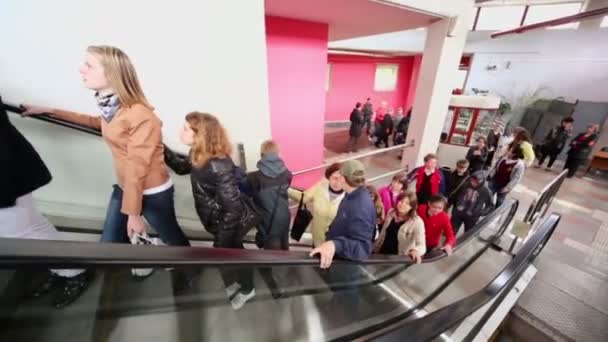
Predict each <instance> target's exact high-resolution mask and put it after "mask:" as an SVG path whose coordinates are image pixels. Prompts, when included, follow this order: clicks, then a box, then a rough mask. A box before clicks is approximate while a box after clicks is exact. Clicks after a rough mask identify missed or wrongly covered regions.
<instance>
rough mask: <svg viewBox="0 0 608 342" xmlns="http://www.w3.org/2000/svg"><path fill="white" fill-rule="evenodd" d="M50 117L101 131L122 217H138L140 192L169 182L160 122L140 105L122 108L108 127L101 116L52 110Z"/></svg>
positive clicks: (151, 112) (140, 199) (140, 201)
mask: <svg viewBox="0 0 608 342" xmlns="http://www.w3.org/2000/svg"><path fill="white" fill-rule="evenodd" d="M52 114H53V116H54V117H57V118H59V119H63V120H67V121H71V122H74V123H77V124H81V125H84V126H87V127H91V128H96V129H100V130H101V132H102V134H103V137H104V140H105V141H106V143H107V144H108V146H109V147H110V150H111V152H112V157H113V158H114V168H115V170H116V176H117V178H118V185H120V187H121V188H122V189H123V198H122V208H121V212H122V213H123V214H126V215H140V214H141V207H142V196H143V191H144V190H145V189H149V188H153V187H157V186H159V185H162V184H164V183H166V182H167V181H168V180H169V174H168V171H167V167H166V166H165V160H164V152H163V149H164V146H163V143H162V132H161V127H162V121H160V119H159V118H158V116H156V114H155V113H154V112H153V111H152V109H150V108H148V107H146V106H144V105H142V104H136V105H133V106H131V107H128V108H122V109H120V110H119V111H118V113H116V116H114V118H113V119H112V121H110V122H109V123H107V122H106V121H105V120H104V119H103V118H102V117H101V116H91V115H86V114H79V113H75V112H70V111H65V110H60V109H54V110H53V113H52Z"/></svg>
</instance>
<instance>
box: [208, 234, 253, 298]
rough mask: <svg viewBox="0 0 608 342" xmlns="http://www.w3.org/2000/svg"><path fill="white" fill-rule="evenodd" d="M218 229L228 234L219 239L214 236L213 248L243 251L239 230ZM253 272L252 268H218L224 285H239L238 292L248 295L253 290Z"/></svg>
mask: <svg viewBox="0 0 608 342" xmlns="http://www.w3.org/2000/svg"><path fill="white" fill-rule="evenodd" d="M219 229H220V230H222V229H225V230H226V231H227V233H228V234H223V235H222V236H221V238H219V239H218V238H217V236H216V239H215V242H214V243H213V247H216V248H235V249H245V247H244V246H243V239H242V237H240V235H241V234H240V231H241V229H239V227H230V229H226V228H223V227H221V226H220V227H219ZM253 270H254V268H253V267H245V268H240V267H232V266H222V267H220V273H221V275H222V280H223V281H224V285H225V286H226V287H228V286H230V285H232V283H235V282H236V283H239V284H240V285H241V289H240V291H241V292H242V293H249V292H251V290H253V288H254V287H253Z"/></svg>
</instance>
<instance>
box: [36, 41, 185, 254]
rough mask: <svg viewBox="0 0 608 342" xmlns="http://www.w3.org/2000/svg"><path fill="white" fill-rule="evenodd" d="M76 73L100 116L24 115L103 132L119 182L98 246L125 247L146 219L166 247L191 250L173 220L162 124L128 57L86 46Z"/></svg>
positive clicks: (50, 110) (114, 50)
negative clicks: (82, 59)
mask: <svg viewBox="0 0 608 342" xmlns="http://www.w3.org/2000/svg"><path fill="white" fill-rule="evenodd" d="M79 71H80V75H81V76H82V80H83V82H84V85H85V87H87V88H88V89H91V90H94V91H95V100H96V101H97V106H98V107H99V110H100V112H101V115H100V116H91V115H85V114H78V113H74V112H69V111H66V110H61V109H54V108H46V107H39V106H30V105H25V108H26V112H25V114H26V115H36V114H42V113H46V114H50V115H51V116H53V117H56V118H59V119H63V120H66V121H70V122H73V123H76V124H80V125H84V126H87V127H91V128H95V129H100V130H101V132H102V134H103V138H104V140H105V141H106V143H107V144H108V146H109V147H110V150H111V152H112V156H113V159H114V168H115V171H116V176H117V179H118V184H117V185H114V189H113V192H112V196H111V198H110V204H109V206H108V211H107V214H106V220H105V223H104V227H103V233H102V236H101V241H102V242H118V243H128V242H129V238H130V237H133V236H134V235H136V234H141V233H143V232H144V229H145V226H144V221H143V219H142V216H144V217H145V218H146V220H147V221H148V222H149V223H150V224H151V225H152V227H154V229H155V230H156V231H157V232H158V234H159V235H160V237H161V238H162V240H163V241H164V242H165V243H167V244H169V245H173V246H189V245H190V242H189V241H188V239H187V238H186V236H185V235H184V233H183V232H182V230H181V228H180V226H179V224H178V223H177V219H176V217H175V210H174V199H173V194H174V188H173V183H172V182H171V178H169V174H168V171H167V168H166V165H165V162H164V156H163V144H162V133H161V126H162V122H161V120H160V119H159V118H158V116H156V114H155V113H154V111H153V107H152V106H151V105H150V103H149V102H148V100H147V99H146V97H145V96H144V93H143V91H142V88H141V86H140V84H139V80H138V78H137V73H136V72H135V68H134V67H133V64H131V61H130V59H129V57H128V56H127V55H126V54H125V53H124V52H123V51H122V50H120V49H118V48H116V47H113V46H89V47H88V48H87V52H86V55H85V61H84V64H83V65H82V66H81V67H80V70H79Z"/></svg>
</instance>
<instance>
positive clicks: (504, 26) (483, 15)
mask: <svg viewBox="0 0 608 342" xmlns="http://www.w3.org/2000/svg"><path fill="white" fill-rule="evenodd" d="M525 8H526V6H498V7H482V8H481V12H480V13H479V19H478V20H477V27H476V28H475V29H476V30H491V31H499V30H508V29H512V28H516V27H518V26H519V24H520V23H521V18H522V16H523V15H524V9H525Z"/></svg>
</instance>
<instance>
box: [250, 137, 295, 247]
mask: <svg viewBox="0 0 608 342" xmlns="http://www.w3.org/2000/svg"><path fill="white" fill-rule="evenodd" d="M261 155H262V158H261V159H260V161H258V164H257V167H258V171H255V172H252V173H250V174H249V175H247V184H248V186H247V188H248V189H249V190H250V191H251V192H250V194H251V195H252V197H253V200H254V203H255V204H256V206H257V207H258V208H259V209H260V211H261V216H262V217H261V223H260V227H258V233H257V234H256V239H255V240H256V243H257V245H258V247H260V248H264V249H279V250H285V251H287V250H289V223H290V221H291V214H290V212H289V199H288V196H287V190H288V189H289V187H290V185H291V179H292V174H291V172H290V171H289V170H288V169H287V167H286V166H285V163H284V162H283V160H282V159H281V158H280V157H279V146H278V145H277V143H276V142H274V141H272V140H268V141H265V142H264V143H262V147H261Z"/></svg>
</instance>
